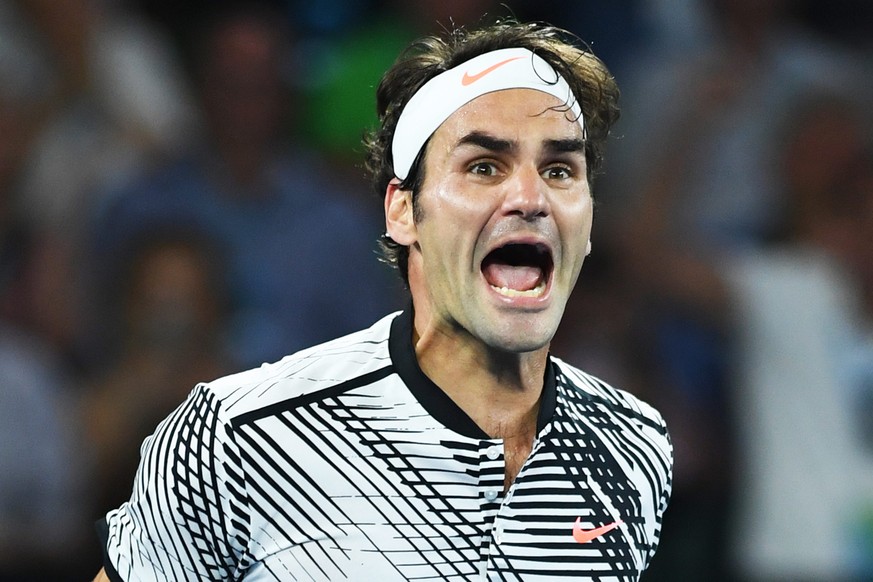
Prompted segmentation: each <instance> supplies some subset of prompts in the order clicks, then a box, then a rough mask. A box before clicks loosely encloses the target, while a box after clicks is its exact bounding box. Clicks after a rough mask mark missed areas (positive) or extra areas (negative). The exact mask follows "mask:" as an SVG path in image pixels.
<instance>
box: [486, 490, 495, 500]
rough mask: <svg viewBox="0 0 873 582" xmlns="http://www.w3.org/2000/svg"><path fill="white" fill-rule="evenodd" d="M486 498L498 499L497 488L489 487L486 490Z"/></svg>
mask: <svg viewBox="0 0 873 582" xmlns="http://www.w3.org/2000/svg"><path fill="white" fill-rule="evenodd" d="M485 499H487V500H488V501H494V500H495V499H497V490H496V489H488V490H487V491H486V492H485Z"/></svg>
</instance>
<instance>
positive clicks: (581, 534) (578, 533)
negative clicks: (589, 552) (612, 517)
mask: <svg viewBox="0 0 873 582" xmlns="http://www.w3.org/2000/svg"><path fill="white" fill-rule="evenodd" d="M581 521H582V518H581V517H577V518H576V523H574V524H573V539H574V540H576V541H577V542H579V543H580V544H587V543H588V542H590V541H591V540H593V539H594V538H599V537H600V536H602V535H603V534H605V533H607V532H610V531H612V530H614V529H615V528H617V527H618V526H620V525H621V524H622V523H624V522H623V521H621V520H618V521H614V522H612V523H608V524H606V525H602V526H600V527H595V528H594V529H582V524H581Z"/></svg>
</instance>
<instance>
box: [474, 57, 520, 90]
mask: <svg viewBox="0 0 873 582" xmlns="http://www.w3.org/2000/svg"><path fill="white" fill-rule="evenodd" d="M523 58H524V57H512V58H509V59H506V60H505V61H500V62H499V63H495V64H493V65H491V66H490V67H488V68H487V69H485V70H484V71H480V72H478V73H476V74H475V75H471V74H470V73H467V72H465V73H464V76H463V77H461V85H464V86H465V87H466V86H467V85H471V84H473V83H475V82H476V81H478V80H479V79H481V78H482V77H484V76H485V75H487V74H488V73H490V72H491V71H493V70H494V69H497V68H500V67H502V66H503V65H505V64H506V63H509V62H512V61H517V60H518V59H523Z"/></svg>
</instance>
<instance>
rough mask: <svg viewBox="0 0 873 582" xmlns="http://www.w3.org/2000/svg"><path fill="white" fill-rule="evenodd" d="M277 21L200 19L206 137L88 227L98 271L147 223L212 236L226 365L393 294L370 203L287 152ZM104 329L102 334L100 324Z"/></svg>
mask: <svg viewBox="0 0 873 582" xmlns="http://www.w3.org/2000/svg"><path fill="white" fill-rule="evenodd" d="M286 25H287V23H286V22H285V21H284V20H283V19H282V18H281V13H277V12H275V10H274V9H273V8H272V7H271V6H269V5H267V4H263V3H253V2H241V3H231V4H229V5H222V8H221V9H219V8H216V9H215V10H213V11H210V12H209V13H208V14H207V15H206V17H205V21H204V22H203V23H202V26H201V28H200V29H199V30H198V31H194V33H193V34H195V35H196V38H197V39H198V40H197V42H196V46H195V52H194V64H195V71H194V73H195V75H196V81H197V88H198V95H199V97H200V103H201V105H202V108H203V113H204V118H205V120H206V129H207V132H206V135H205V138H204V140H202V141H201V142H198V143H197V144H195V147H193V148H191V149H190V150H189V151H188V152H186V153H185V154H184V155H182V156H180V157H178V158H176V159H174V160H172V161H171V162H170V163H168V164H166V165H164V166H162V167H160V168H158V169H157V170H155V171H153V172H150V173H148V174H145V175H143V176H141V177H139V178H138V179H136V180H133V181H131V182H129V183H127V184H126V185H125V186H124V187H123V188H121V189H119V190H118V191H116V192H115V193H114V195H113V196H112V197H111V198H110V199H109V200H108V203H107V205H106V206H105V207H104V208H103V209H102V212H101V215H100V216H99V219H98V222H97V225H96V228H95V231H96V238H95V240H96V245H95V248H96V249H97V251H98V259H99V261H100V262H98V266H100V265H101V264H103V265H105V264H107V262H111V260H112V256H111V255H112V250H113V249H116V248H118V246H119V244H122V243H123V242H124V241H125V240H129V239H130V237H135V236H139V235H141V234H142V233H146V232H148V231H149V230H151V229H153V228H155V226H156V225H158V226H160V225H171V226H173V227H178V228H185V227H195V228H198V229H201V230H202V231H203V232H205V233H206V234H207V235H208V236H210V237H212V238H213V239H215V240H216V241H218V243H219V244H220V245H221V246H222V247H223V248H224V249H225V251H226V258H227V263H226V266H225V268H226V271H227V272H226V275H227V279H228V284H229V293H230V302H231V308H232V309H231V314H230V322H229V325H230V328H229V341H230V344H229V345H230V356H231V358H232V360H231V366H232V367H246V366H253V365H257V364H259V363H261V362H263V361H264V360H270V359H275V358H278V357H281V356H283V355H285V354H287V353H291V352H293V351H295V350H297V349H299V348H302V347H304V346H307V345H310V344H312V343H317V342H319V341H322V340H325V339H328V338H330V337H333V336H335V335H337V334H343V333H346V332H349V331H352V330H354V329H357V328H358V327H360V326H364V325H368V324H369V323H371V322H372V321H374V320H375V319H376V318H377V317H379V316H380V315H381V314H384V313H386V312H387V311H389V310H390V309H392V308H394V307H395V301H396V297H397V291H398V288H397V286H396V285H395V284H394V281H393V280H392V278H391V277H392V275H391V273H390V272H389V270H388V269H386V268H382V266H381V265H379V264H378V263H377V260H376V258H375V254H374V249H375V240H376V239H377V237H378V235H379V232H380V221H379V220H378V219H376V218H375V217H376V213H375V210H377V207H376V206H375V205H373V212H372V213H371V212H370V211H368V210H366V209H365V207H364V206H363V205H362V204H359V201H358V200H357V199H355V197H353V196H352V195H351V194H350V193H349V192H346V191H344V190H342V189H341V188H339V187H338V186H337V185H336V181H335V174H336V171H335V169H334V168H333V167H332V166H329V165H327V164H325V163H324V162H323V161H322V160H320V159H319V158H318V157H316V156H315V155H314V154H313V153H312V151H310V150H307V149H306V148H303V147H300V145H299V144H294V143H289V140H288V133H289V132H288V131H287V129H288V125H287V124H288V122H289V120H288V119H287V118H286V117H285V115H286V114H287V113H295V109H296V107H295V105H294V101H293V94H292V93H290V92H289V91H288V88H287V85H286V83H285V82H284V76H285V74H287V69H286V67H287V65H288V57H289V54H290V51H293V45H292V44H291V39H290V38H289V30H288V29H287V26H286ZM292 73H293V71H292ZM102 280H103V281H105V282H108V283H110V284H111V281H107V278H106V276H105V273H104V274H103V277H102ZM349 293H354V294H355V301H348V300H347V298H348V296H349ZM102 323H103V324H104V325H106V326H109V328H110V329H109V330H108V331H110V332H111V324H112V322H111V321H106V320H105V319H104V321H103V322H102ZM109 337H111V336H109ZM104 339H105V337H104ZM100 351H101V350H99V349H98V350H97V353H99V352H100Z"/></svg>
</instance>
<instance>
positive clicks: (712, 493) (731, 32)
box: [583, 0, 868, 580]
mask: <svg viewBox="0 0 873 582" xmlns="http://www.w3.org/2000/svg"><path fill="white" fill-rule="evenodd" d="M790 4H791V0H764V1H760V0H706V1H705V2H702V3H701V6H702V7H704V8H705V9H706V12H705V13H704V14H705V15H706V16H707V19H706V20H703V21H702V24H703V25H704V26H705V27H706V28H704V31H705V32H706V33H707V34H699V35H689V37H688V38H690V39H696V42H697V43H698V44H697V46H694V47H689V46H687V45H686V46H679V47H672V46H670V45H656V47H655V48H656V49H657V48H660V49H661V50H654V51H653V52H652V53H651V54H648V55H641V56H640V58H639V59H638V60H637V61H636V63H631V64H632V65H633V67H634V68H633V69H631V68H628V69H627V73H628V78H627V79H626V80H625V81H626V82H624V83H623V84H622V83H621V81H622V79H619V82H620V85H621V86H622V87H623V107H622V112H623V117H622V122H621V123H620V124H619V126H618V128H617V131H618V132H619V133H620V134H621V138H622V139H620V140H617V141H616V143H615V146H617V147H614V148H613V149H612V150H611V151H610V155H612V154H614V155H613V156H612V157H611V158H609V159H608V164H607V166H608V167H607V173H606V176H605V180H604V181H603V182H602V183H601V184H600V187H599V189H598V190H597V192H596V194H597V196H598V197H599V201H600V205H599V208H598V210H599V215H598V218H597V221H598V222H596V223H595V228H596V229H600V232H601V235H600V237H601V241H602V242H601V243H600V246H601V247H603V246H604V242H603V239H604V238H606V239H608V240H609V242H607V243H606V244H607V246H611V247H614V248H615V249H616V252H615V257H616V259H617V261H618V263H619V267H618V268H620V269H621V270H622V274H621V275H620V276H619V280H621V281H622V283H621V284H622V285H623V286H624V287H625V288H626V289H628V290H630V293H631V295H632V296H631V298H630V301H632V303H633V307H632V310H633V312H634V313H635V314H636V317H633V318H631V321H632V323H633V328H632V329H631V330H629V333H631V334H634V335H636V338H637V341H636V342H633V344H634V345H641V346H646V350H645V351H644V352H643V353H641V354H640V357H641V358H642V359H643V361H645V362H649V363H651V366H650V367H648V369H647V372H646V374H645V377H646V378H647V379H648V382H649V383H650V386H649V390H653V391H654V392H655V394H656V395H660V398H663V399H666V400H668V401H669V402H670V404H664V403H662V401H661V400H658V404H659V406H661V408H662V410H663V412H664V415H665V417H666V419H667V422H668V425H669V426H670V427H671V434H672V436H673V440H674V446H675V454H676V467H675V474H674V477H675V483H674V490H673V500H672V501H671V508H670V511H669V512H668V514H667V515H666V517H665V524H664V537H663V542H662V548H661V550H660V551H659V554H658V557H657V558H656V560H655V563H654V564H653V571H652V572H651V574H650V578H651V579H653V580H655V579H658V578H659V577H660V578H662V579H667V580H669V579H674V578H675V577H677V576H679V577H682V578H684V579H702V578H706V579H730V576H731V574H730V573H729V571H728V566H727V561H728V553H727V549H728V530H727V523H728V522H729V517H730V513H729V511H730V507H731V505H730V503H731V501H732V496H733V495H734V493H738V494H740V493H741V491H740V490H737V489H735V487H734V482H733V479H734V476H735V472H734V470H733V468H734V467H733V462H734V459H735V454H736V450H735V448H734V446H733V444H734V443H733V438H732V437H733V435H732V431H733V423H732V421H733V417H732V416H731V415H730V408H729V406H730V404H731V399H730V397H729V396H730V394H729V391H728V390H729V383H728V379H729V374H730V371H731V369H732V366H733V364H734V362H733V359H732V350H733V344H732V337H731V335H730V331H731V323H732V320H731V314H730V312H729V311H728V309H727V306H728V304H729V303H728V293H727V289H726V287H725V281H724V279H723V277H722V273H721V272H720V269H721V268H722V267H723V266H724V264H725V261H726V259H727V258H729V257H730V256H732V255H734V254H736V253H739V252H741V251H742V250H743V249H750V248H756V247H758V246H759V245H761V244H763V242H764V241H765V240H766V238H767V237H768V236H769V235H770V233H771V232H772V231H773V229H774V227H775V226H776V225H777V224H778V223H779V222H780V220H781V217H782V216H783V213H784V212H785V209H786V202H785V200H784V199H783V193H782V191H781V188H780V187H779V180H780V176H779V174H778V172H777V168H776V166H775V163H774V158H773V155H772V153H773V152H774V151H777V147H778V145H780V144H779V143H778V139H779V134H778V130H777V128H778V125H779V122H780V121H781V120H782V119H784V118H785V117H786V115H787V114H788V113H787V109H788V105H789V104H790V103H791V102H792V100H793V99H794V98H795V97H797V96H798V95H803V94H806V93H807V92H808V91H810V90H813V89H819V88H825V89H830V88H839V90H841V91H843V92H845V93H847V94H851V95H853V96H860V95H862V94H863V90H864V89H865V88H866V87H865V84H864V79H867V78H868V75H865V74H863V71H865V68H864V66H863V62H862V61H860V60H857V59H856V58H854V57H853V55H852V54H851V53H847V52H845V51H843V50H842V49H838V48H836V47H835V46H833V45H829V44H827V43H826V42H824V41H822V40H821V39H819V38H817V37H815V36H813V35H810V34H809V32H808V31H806V30H804V29H802V28H799V27H798V26H797V25H796V24H795V23H794V22H792V21H791V20H790V19H789V17H788V14H789V12H788V8H789V7H790ZM595 240H597V238H596V237H595ZM595 252H596V250H595ZM583 283H584V279H583ZM689 548H694V550H693V551H689ZM680 575H681V576H680ZM719 576H721V577H722V578H718V577H719Z"/></svg>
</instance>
